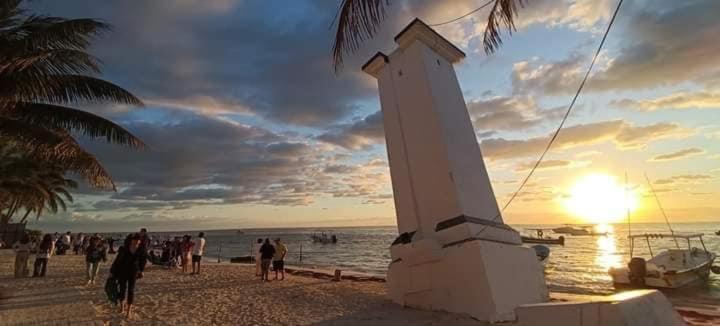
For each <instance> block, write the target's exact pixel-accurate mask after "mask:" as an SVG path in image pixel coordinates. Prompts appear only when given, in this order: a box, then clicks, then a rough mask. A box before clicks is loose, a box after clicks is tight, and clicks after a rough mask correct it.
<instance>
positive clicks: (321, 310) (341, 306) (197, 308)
mask: <svg viewBox="0 0 720 326" xmlns="http://www.w3.org/2000/svg"><path fill="white" fill-rule="evenodd" d="M111 257H112V256H111ZM13 259H14V256H13V253H12V251H9V250H0V324H2V325H36V324H46V325H108V324H109V325H483V323H480V322H478V321H476V320H473V319H472V318H470V317H468V316H464V315H457V314H449V313H442V312H425V311H419V310H415V309H408V308H403V307H401V306H399V305H396V304H394V303H392V302H391V301H390V300H389V299H387V296H386V289H385V284H384V283H381V282H355V281H341V282H333V281H331V280H328V279H317V278H312V277H305V276H294V275H288V276H287V277H286V279H285V281H273V282H269V283H261V282H260V281H259V280H258V279H257V278H256V277H255V275H254V266H249V265H241V264H229V263H225V264H212V263H209V264H206V265H205V266H204V271H203V274H201V275H186V274H182V273H181V272H180V271H179V270H177V269H172V270H166V269H163V268H160V267H157V266H148V268H147V269H146V273H145V277H144V278H143V279H142V280H140V281H138V285H137V289H136V297H135V303H136V305H137V306H136V310H135V312H136V313H137V316H135V318H133V319H131V320H126V319H124V318H123V317H122V316H121V315H120V314H119V313H118V312H117V308H116V307H114V306H112V305H111V304H110V303H109V302H108V301H107V298H106V296H105V293H104V290H103V285H104V280H105V278H106V277H107V273H108V268H109V265H110V262H107V263H105V264H104V265H103V266H102V269H101V271H100V275H101V276H100V280H99V281H98V284H97V285H95V286H91V287H85V286H84V283H85V276H84V268H85V262H84V257H82V256H74V255H70V256H55V257H52V258H51V259H50V263H49V266H48V275H47V276H46V277H45V278H24V279H15V278H13V277H12V266H13V262H14V260H13ZM683 314H684V316H685V318H686V320H687V321H689V322H691V323H692V325H712V324H714V323H715V322H718V321H720V319H715V318H709V317H708V316H707V315H704V314H702V313H697V312H695V311H690V312H685V313H683Z"/></svg>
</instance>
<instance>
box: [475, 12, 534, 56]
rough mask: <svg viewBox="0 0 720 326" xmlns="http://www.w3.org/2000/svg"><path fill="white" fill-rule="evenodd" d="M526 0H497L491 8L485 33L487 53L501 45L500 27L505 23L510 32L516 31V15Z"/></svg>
mask: <svg viewBox="0 0 720 326" xmlns="http://www.w3.org/2000/svg"><path fill="white" fill-rule="evenodd" d="M525 1H526V0H495V3H494V4H493V6H492V9H491V10H490V14H489V15H488V19H487V26H485V34H484V35H483V47H484V48H485V53H487V54H492V53H494V52H495V51H496V50H497V49H498V48H499V47H500V45H502V38H501V37H500V29H501V27H502V26H503V25H504V26H505V28H506V29H507V31H508V33H509V34H512V32H513V31H515V30H516V29H515V16H517V12H518V7H523V6H524V5H525Z"/></svg>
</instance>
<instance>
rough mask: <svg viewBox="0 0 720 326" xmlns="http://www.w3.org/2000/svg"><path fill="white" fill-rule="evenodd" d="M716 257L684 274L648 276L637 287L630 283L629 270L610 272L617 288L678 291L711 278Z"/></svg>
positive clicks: (622, 269) (669, 273)
mask: <svg viewBox="0 0 720 326" xmlns="http://www.w3.org/2000/svg"><path fill="white" fill-rule="evenodd" d="M714 259H715V257H714V255H713V257H711V258H710V259H709V260H707V261H705V262H703V263H702V264H700V265H698V266H696V267H694V268H691V269H687V270H684V271H682V272H672V271H671V272H663V273H657V275H646V276H645V284H644V286H639V285H635V284H633V283H632V282H631V281H630V276H629V270H628V269H627V268H613V269H611V270H610V276H611V277H612V279H613V284H614V286H615V287H616V288H659V289H677V288H681V287H685V286H688V285H691V284H694V283H699V282H704V281H707V279H708V278H709V277H710V267H712V264H713V261H714Z"/></svg>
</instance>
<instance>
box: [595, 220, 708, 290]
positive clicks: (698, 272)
mask: <svg viewBox="0 0 720 326" xmlns="http://www.w3.org/2000/svg"><path fill="white" fill-rule="evenodd" d="M702 236H703V235H702V234H701V233H692V234H681V233H652V234H650V233H646V234H638V235H631V236H629V240H630V262H629V263H628V265H627V267H620V268H611V269H610V270H609V274H610V276H611V277H612V279H613V283H614V285H615V287H651V288H673V289H674V288H679V287H683V286H687V285H690V284H693V283H696V282H699V281H705V280H707V279H708V277H709V275H710V271H711V270H712V271H713V273H715V272H720V268H717V267H713V266H712V264H713V262H714V261H715V254H714V253H712V252H710V251H708V250H707V248H706V247H705V243H704V242H703V240H702ZM664 238H671V239H673V240H675V243H676V247H677V248H675V249H667V250H663V251H661V252H659V253H658V254H657V255H653V250H652V245H651V244H650V240H654V239H664ZM636 239H644V240H645V242H647V244H648V250H649V252H650V256H652V258H650V259H649V260H645V258H643V257H635V256H633V252H634V249H635V240H636ZM692 239H697V240H699V241H700V244H701V245H702V248H697V247H692V246H691V240H692ZM678 240H686V242H687V248H685V249H683V248H680V245H679V242H678Z"/></svg>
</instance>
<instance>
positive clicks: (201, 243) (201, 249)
mask: <svg viewBox="0 0 720 326" xmlns="http://www.w3.org/2000/svg"><path fill="white" fill-rule="evenodd" d="M203 253H205V232H200V234H198V243H197V245H196V246H195V249H193V256H192V268H193V271H192V274H200V261H201V260H202V256H203ZM195 265H197V270H196V269H195Z"/></svg>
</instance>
